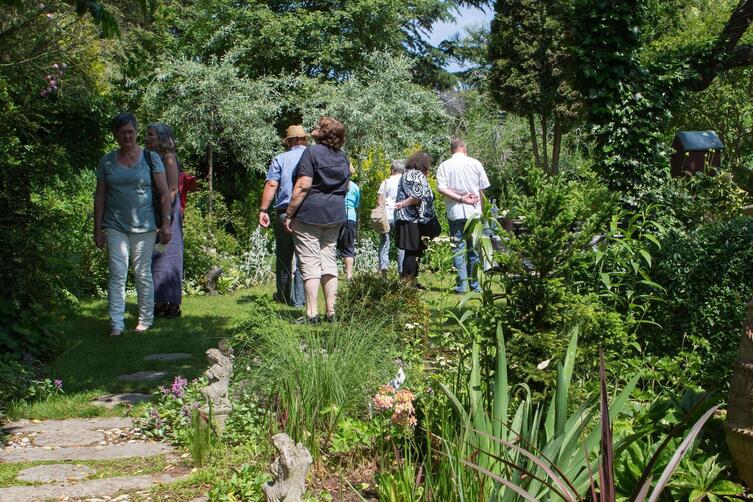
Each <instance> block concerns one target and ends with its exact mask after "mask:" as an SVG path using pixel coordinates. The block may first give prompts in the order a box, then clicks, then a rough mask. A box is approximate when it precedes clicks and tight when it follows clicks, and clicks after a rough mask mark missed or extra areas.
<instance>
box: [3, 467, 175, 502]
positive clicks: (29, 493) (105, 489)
mask: <svg viewBox="0 0 753 502" xmlns="http://www.w3.org/2000/svg"><path fill="white" fill-rule="evenodd" d="M186 477H187V476H171V475H170V474H151V475H144V476H119V477H115V478H106V479H95V480H91V481H82V482H80V483H75V484H70V483H61V484H58V485H46V486H45V485H42V486H11V487H8V488H0V500H2V501H3V502H28V501H30V500H47V499H64V500H69V499H78V498H94V497H109V496H112V495H115V494H116V493H118V492H131V491H137V490H147V489H149V488H151V487H152V486H154V485H156V484H163V483H170V482H173V481H179V480H181V479H184V478H186Z"/></svg>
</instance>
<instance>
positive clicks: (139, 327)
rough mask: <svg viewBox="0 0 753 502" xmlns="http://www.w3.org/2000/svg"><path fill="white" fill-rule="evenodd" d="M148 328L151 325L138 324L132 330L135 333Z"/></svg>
mask: <svg viewBox="0 0 753 502" xmlns="http://www.w3.org/2000/svg"><path fill="white" fill-rule="evenodd" d="M149 328H151V326H149V325H147V324H139V325H138V326H136V327H135V328H134V329H133V331H134V332H136V333H143V332H144V331H147V330H149Z"/></svg>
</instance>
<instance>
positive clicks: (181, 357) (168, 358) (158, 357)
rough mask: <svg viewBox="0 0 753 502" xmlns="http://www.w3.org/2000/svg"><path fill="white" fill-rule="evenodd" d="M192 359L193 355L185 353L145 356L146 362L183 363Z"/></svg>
mask: <svg viewBox="0 0 753 502" xmlns="http://www.w3.org/2000/svg"><path fill="white" fill-rule="evenodd" d="M185 359H191V354H187V353H185V352H170V353H167V354H150V355H148V356H144V361H183V360H185Z"/></svg>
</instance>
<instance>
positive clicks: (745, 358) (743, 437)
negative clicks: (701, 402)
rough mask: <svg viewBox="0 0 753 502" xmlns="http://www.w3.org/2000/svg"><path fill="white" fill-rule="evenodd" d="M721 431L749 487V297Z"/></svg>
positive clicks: (752, 413)
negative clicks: (725, 418)
mask: <svg viewBox="0 0 753 502" xmlns="http://www.w3.org/2000/svg"><path fill="white" fill-rule="evenodd" d="M724 431H725V433H726V436H727V446H729V451H730V453H731V454H732V458H733V459H734V461H735V465H736V466H737V471H738V473H739V474H740V477H741V478H742V479H743V481H745V483H747V485H748V487H749V488H753V462H751V459H753V300H751V301H750V302H749V303H748V315H747V319H746V321H745V332H744V333H743V337H742V340H741V341H740V349H739V355H738V357H737V361H735V365H734V370H733V371H732V378H731V380H730V389H729V401H728V404H727V421H726V422H725V424H724Z"/></svg>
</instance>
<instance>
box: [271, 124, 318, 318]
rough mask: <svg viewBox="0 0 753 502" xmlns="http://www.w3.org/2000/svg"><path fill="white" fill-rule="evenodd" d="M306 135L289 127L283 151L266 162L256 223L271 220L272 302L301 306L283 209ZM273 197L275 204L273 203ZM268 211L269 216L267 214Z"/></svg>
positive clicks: (298, 279) (296, 127)
mask: <svg viewBox="0 0 753 502" xmlns="http://www.w3.org/2000/svg"><path fill="white" fill-rule="evenodd" d="M307 138H308V134H306V131H305V130H304V129H303V127H302V126H300V125H291V126H289V127H288V130H287V133H286V134H285V139H284V140H283V144H284V145H285V148H286V151H285V152H284V153H281V154H280V155H278V156H277V157H275V158H274V159H272V162H271V163H270V164H269V171H268V172H267V180H266V183H265V184H264V193H262V195H261V207H260V210H259V225H261V226H262V227H264V228H267V227H269V224H270V221H271V220H274V232H275V258H276V260H275V283H276V287H277V292H276V293H275V294H274V295H273V297H272V298H273V299H274V300H275V301H278V302H281V303H285V304H288V305H293V306H295V307H303V304H304V293H303V278H302V277H301V272H300V270H298V267H296V270H295V274H293V253H294V250H295V249H294V247H293V235H292V234H289V233H287V232H286V231H285V218H286V215H285V211H286V210H287V208H288V203H289V202H290V195H291V194H292V192H293V172H294V171H295V168H296V166H297V165H298V161H299V160H300V159H301V155H303V151H304V150H306V146H307V145H308V140H307ZM272 199H274V205H272ZM270 212H272V215H271V216H270Z"/></svg>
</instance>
